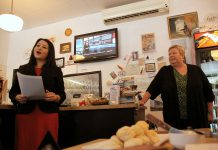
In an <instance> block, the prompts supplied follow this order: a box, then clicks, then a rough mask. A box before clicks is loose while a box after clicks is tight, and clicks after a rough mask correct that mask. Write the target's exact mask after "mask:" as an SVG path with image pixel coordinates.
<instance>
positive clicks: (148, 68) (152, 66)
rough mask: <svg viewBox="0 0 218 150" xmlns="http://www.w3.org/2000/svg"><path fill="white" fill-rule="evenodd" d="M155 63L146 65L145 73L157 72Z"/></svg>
mask: <svg viewBox="0 0 218 150" xmlns="http://www.w3.org/2000/svg"><path fill="white" fill-rule="evenodd" d="M155 70H156V69H155V63H147V64H145V71H146V72H155Z"/></svg>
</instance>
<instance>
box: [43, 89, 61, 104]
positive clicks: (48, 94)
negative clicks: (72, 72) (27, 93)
mask: <svg viewBox="0 0 218 150" xmlns="http://www.w3.org/2000/svg"><path fill="white" fill-rule="evenodd" d="M59 100H60V96H59V95H57V94H55V93H54V92H49V91H48V90H46V93H45V101H50V102H59Z"/></svg>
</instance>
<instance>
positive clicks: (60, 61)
mask: <svg viewBox="0 0 218 150" xmlns="http://www.w3.org/2000/svg"><path fill="white" fill-rule="evenodd" d="M55 62H56V65H57V66H58V67H60V68H64V66H65V58H64V57H61V58H56V59H55Z"/></svg>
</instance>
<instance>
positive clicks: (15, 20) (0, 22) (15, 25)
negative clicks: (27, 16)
mask: <svg viewBox="0 0 218 150" xmlns="http://www.w3.org/2000/svg"><path fill="white" fill-rule="evenodd" d="M13 4H14V0H12V1H11V12H10V13H9V14H1V15H0V28H2V29H3V30H6V31H10V32H16V31H20V30H22V28H23V19H22V18H20V17H18V16H16V15H14V13H13Z"/></svg>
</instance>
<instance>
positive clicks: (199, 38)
mask: <svg viewBox="0 0 218 150" xmlns="http://www.w3.org/2000/svg"><path fill="white" fill-rule="evenodd" d="M194 42H195V48H196V49H201V48H211V47H218V30H214V31H208V32H197V33H194Z"/></svg>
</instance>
